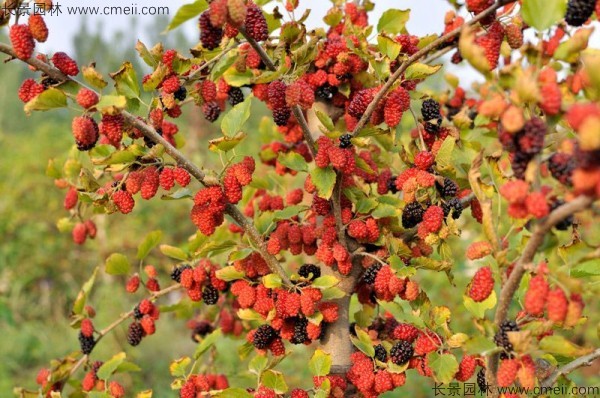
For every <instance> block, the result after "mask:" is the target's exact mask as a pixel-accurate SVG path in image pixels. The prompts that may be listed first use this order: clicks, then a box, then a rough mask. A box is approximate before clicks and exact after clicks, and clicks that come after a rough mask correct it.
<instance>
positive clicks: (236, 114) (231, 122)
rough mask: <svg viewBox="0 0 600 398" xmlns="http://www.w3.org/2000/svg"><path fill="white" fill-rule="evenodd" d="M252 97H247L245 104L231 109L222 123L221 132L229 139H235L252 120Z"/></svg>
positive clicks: (242, 103)
mask: <svg viewBox="0 0 600 398" xmlns="http://www.w3.org/2000/svg"><path fill="white" fill-rule="evenodd" d="M251 100H252V96H251V95H249V96H248V97H246V99H245V100H244V102H241V103H239V104H237V105H236V106H234V107H233V108H231V110H230V111H229V112H227V114H226V115H225V117H224V118H223V121H222V122H221V130H223V134H225V135H226V136H228V137H233V136H235V135H236V134H237V133H239V132H240V131H241V130H242V127H243V126H244V124H245V123H246V122H247V121H248V119H249V118H250V105H251V103H252V101H251Z"/></svg>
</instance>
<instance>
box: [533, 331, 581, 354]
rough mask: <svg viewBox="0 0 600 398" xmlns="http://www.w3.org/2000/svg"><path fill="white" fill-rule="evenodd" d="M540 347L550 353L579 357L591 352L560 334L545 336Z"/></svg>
mask: <svg viewBox="0 0 600 398" xmlns="http://www.w3.org/2000/svg"><path fill="white" fill-rule="evenodd" d="M540 349H541V350H543V351H546V352H548V353H550V354H556V355H560V356H563V357H570V358H574V357H579V356H582V355H585V354H587V353H588V352H589V350H587V349H585V348H583V347H579V346H578V345H576V344H574V343H571V342H570V341H569V340H567V339H566V338H564V337H563V336H559V335H552V336H547V337H544V338H543V339H542V340H541V341H540Z"/></svg>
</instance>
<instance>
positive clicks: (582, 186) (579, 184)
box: [566, 103, 600, 197]
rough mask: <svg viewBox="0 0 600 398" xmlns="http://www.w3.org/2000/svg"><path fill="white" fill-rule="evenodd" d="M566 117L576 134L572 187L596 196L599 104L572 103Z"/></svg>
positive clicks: (599, 169)
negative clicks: (575, 166)
mask: <svg viewBox="0 0 600 398" xmlns="http://www.w3.org/2000/svg"><path fill="white" fill-rule="evenodd" d="M566 119H567V122H568V123H569V125H570V126H571V127H572V128H573V130H574V131H575V132H577V136H578V143H577V145H576V148H575V149H574V151H573V157H575V159H577V168H576V169H575V170H574V171H573V175H572V178H571V180H572V184H573V188H574V190H575V193H578V194H586V195H590V196H594V197H597V196H598V195H599V194H600V145H598V140H597V137H598V129H597V123H598V119H600V106H598V104H595V103H587V104H577V105H573V106H571V108H569V110H568V112H567V114H566Z"/></svg>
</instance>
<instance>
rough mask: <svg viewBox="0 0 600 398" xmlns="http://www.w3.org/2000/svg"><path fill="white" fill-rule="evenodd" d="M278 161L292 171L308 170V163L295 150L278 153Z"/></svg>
mask: <svg viewBox="0 0 600 398" xmlns="http://www.w3.org/2000/svg"><path fill="white" fill-rule="evenodd" d="M277 160H278V161H279V163H281V164H282V165H284V166H285V167H287V168H288V169H292V170H294V171H308V164H307V163H306V160H304V157H302V155H300V154H299V153H297V152H288V153H280V154H279V157H278V158H277Z"/></svg>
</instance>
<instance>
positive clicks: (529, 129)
mask: <svg viewBox="0 0 600 398" xmlns="http://www.w3.org/2000/svg"><path fill="white" fill-rule="evenodd" d="M546 134H547V126H546V123H545V122H544V121H543V120H542V119H539V118H532V119H530V120H528V121H527V122H525V124H524V126H523V128H522V129H520V130H519V131H517V132H515V133H511V132H509V131H507V130H506V129H502V128H501V129H499V130H498V139H499V140H500V142H501V143H502V146H503V147H504V149H506V150H507V151H508V152H509V153H510V154H511V164H512V168H513V172H514V174H515V177H517V178H519V179H523V178H524V177H525V171H526V170H527V166H528V165H529V162H530V161H531V159H533V157H534V156H535V155H537V154H538V153H540V152H541V151H542V149H543V148H544V140H545V137H546Z"/></svg>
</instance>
